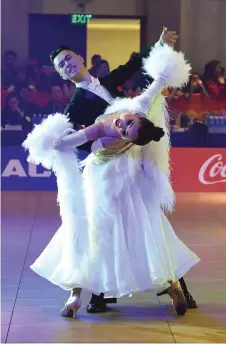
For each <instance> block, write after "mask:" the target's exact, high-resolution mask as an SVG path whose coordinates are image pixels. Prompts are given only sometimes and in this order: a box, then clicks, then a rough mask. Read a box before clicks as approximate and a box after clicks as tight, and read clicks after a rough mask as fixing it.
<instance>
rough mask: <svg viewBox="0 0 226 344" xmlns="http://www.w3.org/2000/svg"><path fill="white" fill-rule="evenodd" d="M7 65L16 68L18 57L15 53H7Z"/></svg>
mask: <svg viewBox="0 0 226 344" xmlns="http://www.w3.org/2000/svg"><path fill="white" fill-rule="evenodd" d="M5 65H6V67H8V68H14V67H15V65H16V58H15V56H14V55H13V54H7V55H6V56H5Z"/></svg>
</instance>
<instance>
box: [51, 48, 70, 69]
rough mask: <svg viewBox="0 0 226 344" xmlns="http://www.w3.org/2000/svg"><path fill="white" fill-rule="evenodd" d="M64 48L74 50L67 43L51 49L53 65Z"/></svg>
mask: <svg viewBox="0 0 226 344" xmlns="http://www.w3.org/2000/svg"><path fill="white" fill-rule="evenodd" d="M64 50H71V51H74V50H72V49H71V48H69V47H67V46H66V45H60V46H59V47H58V48H57V49H55V50H53V51H51V53H50V54H49V59H50V62H51V63H52V65H54V59H55V58H56V57H57V55H59V53H61V51H64Z"/></svg>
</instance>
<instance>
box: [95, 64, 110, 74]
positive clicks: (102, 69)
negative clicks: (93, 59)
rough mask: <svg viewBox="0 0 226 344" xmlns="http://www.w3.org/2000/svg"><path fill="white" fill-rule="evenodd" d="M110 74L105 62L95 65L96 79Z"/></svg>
mask: <svg viewBox="0 0 226 344" xmlns="http://www.w3.org/2000/svg"><path fill="white" fill-rule="evenodd" d="M109 73H110V67H109V63H108V61H107V60H100V61H99V62H98V63H97V65H96V78H104V77H105V76H107V75H108V74H109Z"/></svg>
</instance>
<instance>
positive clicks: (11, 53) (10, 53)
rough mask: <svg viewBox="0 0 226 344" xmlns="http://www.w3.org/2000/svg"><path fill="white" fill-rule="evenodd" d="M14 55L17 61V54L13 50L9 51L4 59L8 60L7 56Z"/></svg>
mask: <svg viewBox="0 0 226 344" xmlns="http://www.w3.org/2000/svg"><path fill="white" fill-rule="evenodd" d="M9 55H12V56H13V57H14V58H15V59H17V53H16V52H15V51H13V50H8V51H6V52H5V53H4V58H6V57H7V56H9Z"/></svg>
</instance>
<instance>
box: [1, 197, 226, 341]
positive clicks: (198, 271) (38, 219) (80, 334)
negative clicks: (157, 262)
mask: <svg viewBox="0 0 226 344" xmlns="http://www.w3.org/2000/svg"><path fill="white" fill-rule="evenodd" d="M55 197H56V195H55V194H54V193H50V192H49V193H48V192H2V342H8V343H12V342H14V343H18V342H20V343H21V342H23V343H25V342H30V343H35V342H37V343H38V342H45V343H51V342H52V343H71V342H115V343H116V342H143V343H144V342H145V343H148V342H149V343H174V342H177V343H224V342H226V194H213V193H212V194H178V195H177V207H176V212H175V213H174V214H173V216H171V222H172V224H173V226H174V228H175V231H176V233H177V234H178V236H179V237H180V238H181V239H182V240H184V242H185V243H186V244H187V245H188V246H189V247H190V248H191V249H192V250H193V251H194V252H196V253H197V255H198V256H199V257H200V258H201V259H202V260H201V262H200V263H199V264H198V265H197V266H196V267H195V268H193V269H192V271H191V272H189V273H188V275H187V276H186V281H187V283H188V285H189V290H190V291H191V292H192V294H193V295H194V297H195V298H196V299H197V301H198V303H199V309H197V310H189V311H188V312H187V313H186V315H185V316H184V317H178V316H176V315H175V313H174V312H173V311H172V307H171V305H170V300H169V299H168V297H167V296H164V297H161V298H160V299H159V300H158V299H157V297H156V296H155V295H154V294H151V293H148V292H146V293H142V294H139V295H136V296H133V297H132V298H129V297H124V298H122V299H121V300H120V301H119V302H118V304H117V305H113V306H112V310H111V311H109V312H108V313H106V314H103V315H91V314H87V313H86V311H85V306H86V303H87V301H88V300H89V296H90V294H89V293H84V294H83V296H82V301H83V307H82V309H81V310H80V311H79V313H78V319H77V320H72V319H67V318H62V317H60V315H59V310H60V309H61V306H62V305H63V302H64V301H65V300H66V299H67V293H66V292H64V291H62V290H61V289H60V288H58V287H56V286H54V285H51V284H50V283H48V282H47V281H45V280H44V279H42V278H40V277H39V276H38V275H36V274H35V273H34V272H32V271H31V270H30V269H29V265H30V264H31V263H32V262H33V261H34V259H35V258H37V256H38V255H39V253H40V252H41V251H42V250H43V248H44V247H45V245H46V243H47V242H48V241H49V239H50V238H51V236H52V234H53V233H54V232H55V230H56V229H57V227H58V225H59V223H60V219H59V216H58V211H59V209H58V208H57V206H56V201H55ZM125 268H126V267H125Z"/></svg>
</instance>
